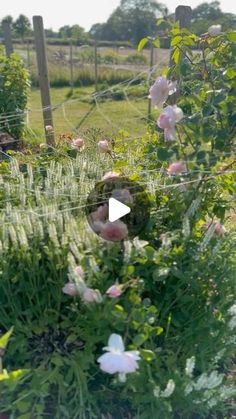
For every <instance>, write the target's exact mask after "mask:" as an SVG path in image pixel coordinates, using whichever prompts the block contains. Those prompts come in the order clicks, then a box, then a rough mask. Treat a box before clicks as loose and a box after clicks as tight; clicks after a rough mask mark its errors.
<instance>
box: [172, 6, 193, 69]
mask: <svg viewBox="0 0 236 419" xmlns="http://www.w3.org/2000/svg"><path fill="white" fill-rule="evenodd" d="M191 19H192V9H191V7H190V6H178V7H176V9H175V21H176V22H179V27H180V29H181V28H187V29H189V28H190V26H191ZM181 58H182V55H180V59H181ZM173 64H174V61H173V59H172V57H171V56H170V66H171V65H173Z"/></svg>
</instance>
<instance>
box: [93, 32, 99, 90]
mask: <svg viewBox="0 0 236 419" xmlns="http://www.w3.org/2000/svg"><path fill="white" fill-rule="evenodd" d="M94 79H95V92H97V91H98V44H97V40H96V39H95V40H94Z"/></svg>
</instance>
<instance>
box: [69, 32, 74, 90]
mask: <svg viewBox="0 0 236 419" xmlns="http://www.w3.org/2000/svg"><path fill="white" fill-rule="evenodd" d="M73 64H74V63H73V41H72V39H71V40H70V85H71V90H72V92H73V88H74V65H73Z"/></svg>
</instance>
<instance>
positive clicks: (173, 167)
mask: <svg viewBox="0 0 236 419" xmlns="http://www.w3.org/2000/svg"><path fill="white" fill-rule="evenodd" d="M167 172H168V173H169V174H170V175H173V174H177V173H182V172H187V166H186V164H185V163H183V162H182V161H177V162H175V163H171V164H170V165H169V167H168V169H167Z"/></svg>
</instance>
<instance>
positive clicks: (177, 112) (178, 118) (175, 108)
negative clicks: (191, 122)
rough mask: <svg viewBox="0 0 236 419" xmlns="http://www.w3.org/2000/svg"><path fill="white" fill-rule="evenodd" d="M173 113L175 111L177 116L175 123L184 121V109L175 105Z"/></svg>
mask: <svg viewBox="0 0 236 419" xmlns="http://www.w3.org/2000/svg"><path fill="white" fill-rule="evenodd" d="M173 111H174V114H175V121H176V122H179V121H181V119H183V117H184V114H183V111H182V109H181V108H179V107H178V106H176V105H174V106H173Z"/></svg>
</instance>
